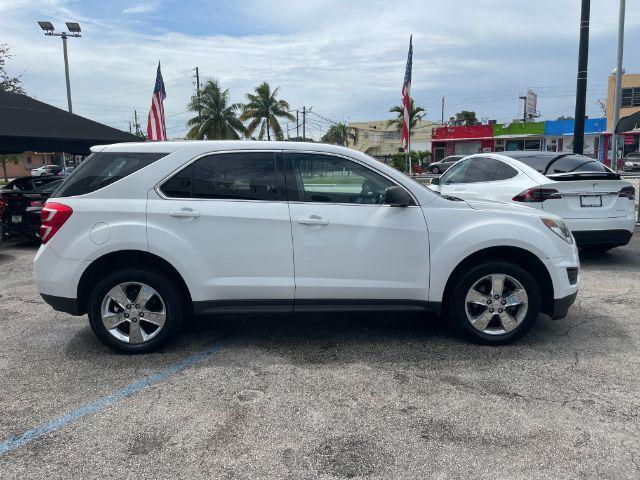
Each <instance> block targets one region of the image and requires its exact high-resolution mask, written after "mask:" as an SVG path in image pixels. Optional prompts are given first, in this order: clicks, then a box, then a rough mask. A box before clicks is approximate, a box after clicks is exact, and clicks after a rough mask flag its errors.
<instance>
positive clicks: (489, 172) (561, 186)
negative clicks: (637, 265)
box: [430, 151, 635, 251]
mask: <svg viewBox="0 0 640 480" xmlns="http://www.w3.org/2000/svg"><path fill="white" fill-rule="evenodd" d="M430 188H431V189H432V190H435V191H437V192H440V193H441V194H443V195H449V196H454V197H459V198H462V199H464V200H478V199H484V200H494V201H505V202H516V203H519V204H521V205H527V206H530V207H534V208H537V209H539V210H544V211H547V212H552V213H555V214H556V215H559V216H561V217H562V218H563V219H564V220H565V221H566V222H567V225H568V226H569V228H570V229H571V231H572V232H573V235H574V237H575V239H576V242H577V244H578V245H579V246H580V247H582V248H585V249H590V250H600V251H604V250H608V249H610V248H613V247H617V246H621V245H626V244H627V243H629V240H630V239H631V236H632V235H633V229H634V226H635V212H634V198H635V189H634V187H633V185H631V183H629V182H627V181H625V180H622V179H621V178H620V176H619V175H617V174H616V173H614V172H613V171H612V170H610V169H609V168H607V167H606V166H605V165H603V164H602V163H600V162H598V161H597V160H594V159H592V158H589V157H585V156H583V155H576V154H573V153H555V152H537V151H536V152H526V151H524V152H522V151H518V152H503V153H499V154H498V153H482V154H477V155H470V156H468V157H465V158H464V159H463V160H460V161H459V162H457V163H456V164H455V165H453V166H452V167H451V168H449V169H448V170H447V171H446V172H445V173H444V174H443V175H442V177H440V178H439V179H434V181H433V182H432V184H431V186H430Z"/></svg>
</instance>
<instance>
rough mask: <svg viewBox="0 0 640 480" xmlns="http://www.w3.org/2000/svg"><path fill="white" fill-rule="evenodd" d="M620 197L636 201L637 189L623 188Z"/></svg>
mask: <svg viewBox="0 0 640 480" xmlns="http://www.w3.org/2000/svg"><path fill="white" fill-rule="evenodd" d="M618 196H619V197H623V198H628V199H629V200H634V199H635V198H636V189H635V188H634V187H622V189H621V190H620V193H618Z"/></svg>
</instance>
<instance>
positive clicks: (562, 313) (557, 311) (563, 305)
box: [551, 291, 578, 320]
mask: <svg viewBox="0 0 640 480" xmlns="http://www.w3.org/2000/svg"><path fill="white" fill-rule="evenodd" d="M577 296H578V291H575V292H574V293H572V294H571V295H567V296H566V297H563V298H556V299H555V300H554V301H553V312H552V313H551V318H552V319H553V320H558V319H560V318H564V317H566V316H567V313H568V312H569V308H570V307H571V305H573V303H574V302H575V301H576V297H577Z"/></svg>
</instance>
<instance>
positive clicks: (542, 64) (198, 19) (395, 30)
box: [0, 0, 640, 135]
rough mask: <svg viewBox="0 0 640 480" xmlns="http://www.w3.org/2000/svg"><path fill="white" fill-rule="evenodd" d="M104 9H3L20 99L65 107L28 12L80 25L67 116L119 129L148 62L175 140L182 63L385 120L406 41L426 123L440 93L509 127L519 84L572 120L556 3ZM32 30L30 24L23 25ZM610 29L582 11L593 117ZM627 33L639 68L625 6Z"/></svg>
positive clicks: (598, 9)
mask: <svg viewBox="0 0 640 480" xmlns="http://www.w3.org/2000/svg"><path fill="white" fill-rule="evenodd" d="M0 1H1V0H0ZM113 3H115V5H114V6H113V7H112V10H107V11H103V10H100V9H99V8H98V7H97V6H93V7H90V6H87V4H85V3H83V4H82V6H80V4H79V3H77V2H72V3H67V2H64V1H63V0H57V1H53V0H51V1H48V2H41V3H37V4H36V5H32V4H31V3H29V4H26V3H25V4H23V5H22V6H21V7H20V8H13V9H8V10H7V11H6V12H4V13H3V15H2V17H1V18H0V28H1V29H2V30H3V31H4V32H6V34H5V35H4V37H3V41H6V42H7V43H9V44H10V46H11V47H12V53H13V54H14V55H15V57H14V58H13V59H12V60H11V63H10V65H9V66H10V68H12V69H13V70H17V71H25V74H24V76H23V79H24V83H25V88H26V89H27V91H28V93H29V94H32V95H37V96H38V97H39V98H41V99H42V100H45V101H50V102H52V103H54V104H56V105H59V106H62V107H64V106H65V105H66V100H65V86H64V85H65V84H64V69H63V67H62V53H61V46H60V42H59V40H56V39H52V38H44V37H43V36H42V35H41V32H39V31H38V29H37V26H36V25H35V23H34V18H35V13H34V12H39V11H44V10H45V8H44V7H43V5H45V4H46V12H47V15H48V16H47V18H51V19H52V20H53V21H54V23H55V22H56V21H57V22H58V23H60V22H61V21H66V20H69V19H79V21H80V22H81V23H82V26H83V37H82V38H80V39H71V40H70V41H69V58H70V64H71V84H72V91H73V100H74V110H75V111H77V112H78V113H80V114H83V115H85V116H88V117H91V118H93V119H96V120H98V121H103V122H105V123H109V124H111V125H114V126H117V127H118V128H128V124H127V122H128V120H129V119H130V118H131V117H132V114H133V109H134V108H135V109H137V112H138V115H139V116H141V117H146V114H147V112H148V108H149V103H150V99H151V92H152V89H153V82H154V80H155V68H156V65H157V62H158V60H161V61H162V69H163V74H164V78H165V83H166V88H167V95H168V96H167V100H166V105H165V110H166V112H167V114H168V115H169V118H168V127H169V128H170V129H171V130H170V132H171V133H173V134H176V135H180V134H182V133H184V131H185V130H186V128H185V122H186V119H188V118H189V113H185V110H186V104H187V102H188V101H189V98H190V96H191V95H192V94H193V91H194V84H193V78H192V75H193V71H192V69H193V68H194V67H195V66H198V67H199V69H200V75H201V79H206V78H208V77H216V78H218V79H219V80H220V81H221V82H222V84H223V86H224V87H225V88H229V89H230V91H231V101H233V102H239V101H240V102H241V101H243V100H244V95H245V93H246V92H248V91H250V90H251V89H252V88H253V87H254V86H256V85H257V84H259V83H260V82H262V81H268V82H269V83H271V84H272V86H273V87H275V86H278V85H279V86H280V87H281V94H280V95H281V98H284V99H286V100H287V101H289V103H290V105H291V106H292V107H293V108H294V109H295V108H300V109H301V108H302V106H303V105H304V106H307V107H310V106H313V109H314V111H317V112H318V113H320V114H323V115H325V116H327V117H329V118H333V119H335V120H343V119H349V120H354V121H355V120H363V121H366V120H374V119H382V118H388V117H389V115H390V114H389V113H388V110H389V107H390V106H391V105H394V104H397V103H398V102H399V99H400V88H401V84H402V78H403V75H404V66H405V62H406V55H407V49H408V37H409V34H410V33H413V35H414V71H413V87H412V94H413V96H414V98H415V100H416V102H417V103H418V104H420V105H423V106H425V107H426V108H427V111H428V118H430V119H439V117H440V101H441V97H443V96H444V97H445V117H448V116H451V115H453V114H454V113H455V112H456V111H460V110H462V109H466V110H475V111H476V112H477V113H478V116H481V117H486V118H491V119H497V120H498V121H500V122H504V121H509V120H511V119H513V118H518V117H519V115H520V109H521V103H520V100H519V99H518V98H517V97H518V96H519V95H520V94H522V93H523V92H525V91H526V89H527V88H528V87H532V88H534V89H536V90H537V91H538V93H539V108H540V109H541V110H542V113H543V115H545V118H555V117H556V116H558V115H561V114H572V113H573V102H574V92H575V78H576V67H577V45H578V22H579V9H578V6H577V4H576V3H575V2H573V1H569V0H561V1H558V0H538V1H537V2H536V4H535V5H534V6H528V7H526V8H524V7H522V6H521V5H520V2H512V1H509V0H504V1H498V0H485V1H483V2H481V5H482V7H481V8H479V7H478V4H479V3H480V2H474V1H471V0H468V1H463V0H459V1H456V2H445V3H432V2H429V8H426V7H425V4H426V2H424V1H418V0H415V1H412V0H407V1H406V5H404V4H403V5H404V6H403V8H402V9H399V8H397V5H395V3H392V2H384V1H375V0H369V1H358V2H356V1H353V2H344V1H338V0H325V1H305V2H299V1H294V0H283V1H280V2H277V3H270V2H261V1H251V0H248V1H246V2H235V3H233V2H220V3H219V4H218V5H217V6H216V11H215V14H214V13H213V12H210V10H209V2H208V1H205V0H190V1H186V0H185V1H183V2H181V3H179V4H178V3H175V4H171V3H163V4H162V5H160V4H159V3H154V4H153V5H157V9H156V10H155V11H154V15H153V18H150V17H145V16H135V19H132V18H128V17H127V16H122V15H121V12H122V11H123V7H125V6H126V8H125V10H126V9H127V8H136V7H138V6H140V5H143V4H139V5H134V6H127V5H126V4H124V3H122V4H119V2H113ZM452 3H455V5H456V8H452V7H451V4H452ZM559 3H561V4H564V5H566V8H558V4H559ZM106 4H110V2H104V3H101V5H106ZM144 5H148V4H147V3H145V4H144ZM104 8H106V7H104ZM549 12H553V15H551V14H550V13H549ZM205 13H206V14H205ZM43 18H44V17H43ZM215 22H218V23H215ZM31 24H33V28H32V29H29V28H26V27H25V26H26V25H31ZM225 25H232V26H233V27H234V28H233V30H232V31H228V30H225V29H224V27H225ZM616 26H617V11H616V10H615V9H611V8H607V7H606V5H601V4H600V3H596V4H594V5H592V22H591V54H590V58H589V75H590V77H589V90H588V91H589V97H588V99H587V100H588V104H587V109H588V112H587V113H588V114H590V115H592V116H594V115H596V114H598V113H599V110H598V107H597V105H596V104H595V101H596V99H597V98H602V97H604V96H605V95H606V86H605V83H606V79H607V75H608V74H609V72H610V71H611V68H612V66H613V64H614V62H615V42H616ZM626 27H627V28H626V44H627V46H628V47H627V50H626V52H628V53H627V54H626V57H625V67H626V68H627V71H629V72H638V71H640V57H638V56H637V55H633V54H632V52H633V50H632V48H630V47H631V46H632V45H635V44H637V43H638V42H639V41H640V7H639V6H638V5H637V4H633V5H631V4H630V5H628V8H627V22H626ZM196 28H197V29H198V32H197V33H195V29H196ZM220 32H225V33H220ZM142 123H143V128H144V123H145V122H142ZM314 133H317V134H319V133H320V132H319V131H318V132H315V131H314Z"/></svg>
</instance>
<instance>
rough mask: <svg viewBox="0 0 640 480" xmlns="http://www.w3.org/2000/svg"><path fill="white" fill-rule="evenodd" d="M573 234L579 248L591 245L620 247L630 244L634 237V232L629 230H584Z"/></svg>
mask: <svg viewBox="0 0 640 480" xmlns="http://www.w3.org/2000/svg"><path fill="white" fill-rule="evenodd" d="M572 233H573V236H574V238H575V239H576V243H577V244H578V246H579V247H585V246H591V245H611V246H615V247H620V246H622V245H626V244H627V243H629V240H631V236H632V235H633V231H629V230H582V231H574V232H572Z"/></svg>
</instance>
